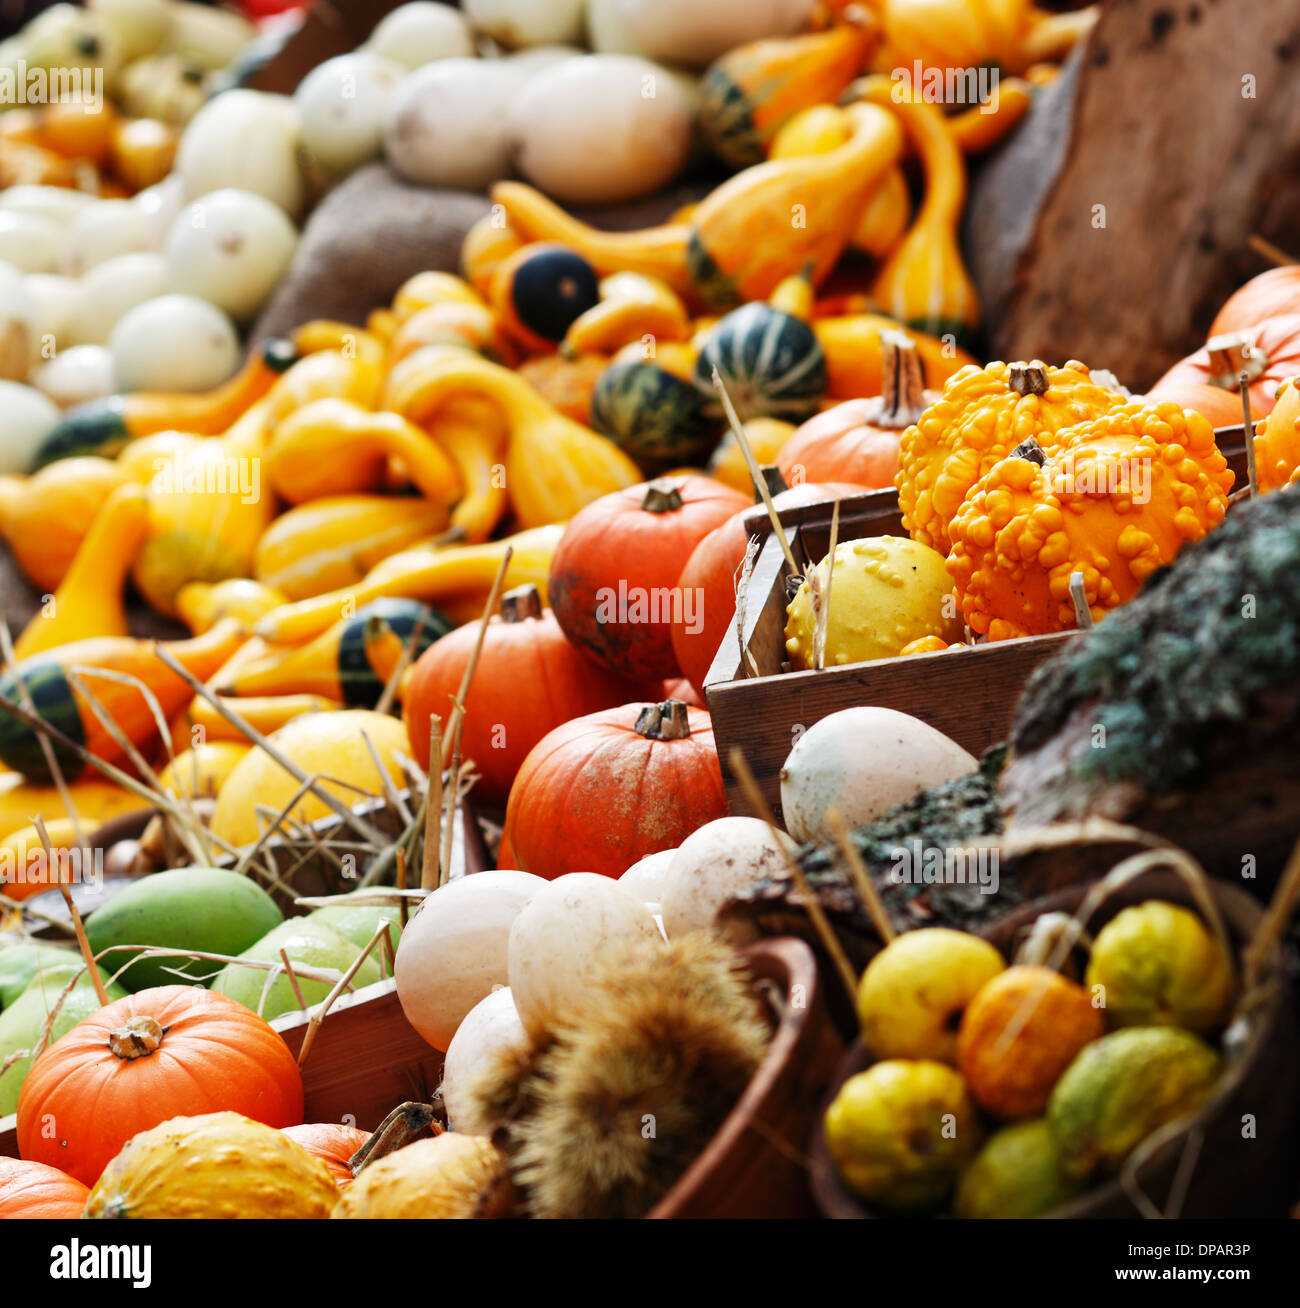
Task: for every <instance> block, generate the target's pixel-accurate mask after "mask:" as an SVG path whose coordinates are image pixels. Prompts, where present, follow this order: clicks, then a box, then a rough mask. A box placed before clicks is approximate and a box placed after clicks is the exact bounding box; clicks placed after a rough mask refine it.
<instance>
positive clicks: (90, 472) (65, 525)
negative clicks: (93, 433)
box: [0, 455, 127, 593]
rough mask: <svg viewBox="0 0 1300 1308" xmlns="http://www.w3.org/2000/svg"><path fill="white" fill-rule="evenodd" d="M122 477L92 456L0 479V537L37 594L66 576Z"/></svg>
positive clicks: (107, 461) (108, 463) (108, 462)
mask: <svg viewBox="0 0 1300 1308" xmlns="http://www.w3.org/2000/svg"><path fill="white" fill-rule="evenodd" d="M126 480H127V475H126V473H125V472H123V471H122V469H121V468H120V467H118V466H117V464H115V463H114V462H112V461H111V460H110V459H101V458H99V457H98V456H95V455H86V456H85V457H82V458H75V459H60V460H59V461H58V462H57V463H51V464H50V465H49V466H48V467H46V468H42V469H41V470H40V472H36V473H33V474H32V475H31V476H30V477H0V538H3V540H4V542H5V544H6V545H8V546H9V549H10V552H11V553H12V554H13V556H14V561H15V562H16V563H17V564H18V566H19V568H20V569H21V570H22V573H23V576H25V577H26V578H27V579H28V581H30V582H31V583H32V584H33V585H34V586H37V587H39V588H40V590H41V591H42V593H48V592H52V591H54V590H55V589H57V587H58V585H59V583H60V582H61V581H62V580H63V578H64V577H65V576H66V575H67V571H68V569H69V568H70V567H71V566H72V560H73V559H74V558H75V557H76V554H77V551H78V550H79V549H80V548H81V543H82V541H84V540H85V538H86V532H87V531H88V530H89V527H90V524H91V523H92V522H93V521H94V520H95V515H96V514H97V513H98V512H99V510H100V509H101V508H102V507H103V506H104V503H105V501H106V500H107V499H108V497H109V496H110V495H111V494H112V493H113V491H114V490H116V489H117V487H119V486H120V485H122V483H123V482H125V481H126Z"/></svg>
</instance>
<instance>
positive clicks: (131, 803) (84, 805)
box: [0, 772, 140, 840]
mask: <svg viewBox="0 0 1300 1308" xmlns="http://www.w3.org/2000/svg"><path fill="white" fill-rule="evenodd" d="M68 798H69V799H70V800H71V801H72V807H73V808H74V809H75V810H76V813H77V817H78V818H79V819H80V820H81V824H82V829H83V831H86V832H89V831H90V830H91V829H93V828H94V827H96V826H98V825H99V824H100V823H101V822H107V821H108V820H109V819H110V818H115V817H117V815H118V814H119V813H129V812H131V811H132V809H138V808H139V807H140V799H139V797H138V796H137V795H133V794H132V793H131V792H130V791H129V790H123V789H122V787H121V786H115V785H113V784H112V783H111V782H108V781H102V780H98V779H91V780H89V781H69V782H68ZM37 815H39V816H40V817H41V818H42V819H44V821H46V822H50V821H52V820H53V819H55V818H61V817H66V816H67V815H68V814H67V809H66V808H65V807H64V804H63V798H62V796H61V795H60V794H59V788H58V787H57V786H53V785H50V786H42V785H39V784H37V783H34V782H30V781H25V780H23V777H22V776H21V774H20V773H17V772H0V840H3V839H4V838H5V837H6V836H8V835H12V833H13V832H15V831H18V830H21V829H22V828H23V827H26V826H29V825H31V820H32V818H33V817H35V816H37Z"/></svg>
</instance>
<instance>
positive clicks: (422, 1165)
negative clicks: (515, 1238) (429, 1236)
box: [332, 1131, 513, 1218]
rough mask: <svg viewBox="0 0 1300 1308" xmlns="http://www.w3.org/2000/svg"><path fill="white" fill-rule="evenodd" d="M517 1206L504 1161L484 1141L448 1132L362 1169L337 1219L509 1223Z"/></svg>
mask: <svg viewBox="0 0 1300 1308" xmlns="http://www.w3.org/2000/svg"><path fill="white" fill-rule="evenodd" d="M512 1202H513V1190H512V1187H511V1184H510V1176H509V1168H508V1167H507V1165H506V1158H505V1155H504V1154H502V1153H501V1151H500V1150H499V1149H497V1148H496V1147H495V1146H494V1145H493V1144H492V1142H491V1141H490V1140H488V1139H487V1138H486V1137H485V1136H477V1135H460V1134H457V1133H455V1132H452V1131H445V1132H444V1133H443V1134H442V1135H439V1136H435V1137H434V1138H433V1139H432V1140H417V1141H415V1143H414V1144H409V1145H406V1146H405V1148H402V1149H398V1150H397V1151H396V1152H394V1153H391V1154H389V1155H388V1156H387V1157H386V1158H379V1159H377V1160H376V1161H375V1162H373V1163H370V1164H369V1165H368V1166H367V1167H365V1168H363V1169H362V1171H361V1173H360V1174H359V1175H358V1176H357V1179H356V1180H355V1181H353V1182H352V1184H351V1185H350V1186H348V1188H347V1189H346V1190H344V1191H343V1194H342V1197H341V1198H340V1199H339V1201H338V1203H337V1205H336V1206H335V1208H334V1212H333V1214H332V1215H333V1216H334V1217H353V1218H357V1217H361V1218H489V1217H504V1216H506V1215H507V1213H508V1212H509V1210H510V1208H511V1206H512Z"/></svg>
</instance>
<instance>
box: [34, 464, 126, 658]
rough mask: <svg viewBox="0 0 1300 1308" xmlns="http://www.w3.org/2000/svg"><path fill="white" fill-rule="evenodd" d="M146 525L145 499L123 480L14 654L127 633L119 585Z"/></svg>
mask: <svg viewBox="0 0 1300 1308" xmlns="http://www.w3.org/2000/svg"><path fill="white" fill-rule="evenodd" d="M148 524H149V497H148V495H147V494H146V493H145V491H144V489H143V488H142V487H140V486H137V485H135V484H134V483H133V482H128V483H127V484H126V485H124V486H119V487H118V488H117V489H116V490H115V491H114V492H113V493H112V494H111V495H110V496H109V497H108V499H107V500H106V501H105V502H104V507H103V508H102V509H100V511H99V512H98V513H97V514H96V515H95V520H94V521H93V522H92V523H91V525H90V530H89V531H88V532H87V533H86V539H85V540H83V541H82V542H81V548H80V549H79V550H78V551H77V554H76V557H75V558H74V559H73V560H72V566H71V567H70V568H69V569H68V572H67V575H66V576H65V577H64V578H63V580H62V581H61V582H60V583H59V588H58V590H56V591H55V592H54V594H53V595H52V596H50V597H49V599H48V600H47V601H46V602H45V603H44V604H42V606H41V608H40V611H39V612H38V613H37V614H36V616H35V617H33V618H32V620H31V621H30V622H29V623H28V624H27V626H26V627H24V628H23V632H22V635H21V636H19V637H18V640H17V642H16V644H15V645H14V653H15V654H16V655H17V656H18V657H19V658H20V659H25V658H27V657H28V656H29V655H31V654H37V653H39V652H40V651H41V650H47V649H53V648H54V647H55V646H56V645H64V644H67V643H68V642H70V641H74V640H85V639H88V638H89V637H91V636H125V635H126V634H127V632H128V627H127V621H126V609H125V607H124V606H123V603H122V587H123V586H124V585H125V584H126V574H127V571H128V570H129V569H130V567H131V563H132V560H133V559H134V558H135V554H136V551H137V550H138V549H139V548H140V544H141V542H142V541H143V540H144V534H145V531H146V529H147V527H148Z"/></svg>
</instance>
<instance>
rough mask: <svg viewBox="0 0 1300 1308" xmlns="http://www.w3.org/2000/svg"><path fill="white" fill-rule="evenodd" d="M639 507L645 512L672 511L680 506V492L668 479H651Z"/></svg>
mask: <svg viewBox="0 0 1300 1308" xmlns="http://www.w3.org/2000/svg"><path fill="white" fill-rule="evenodd" d="M641 507H642V508H643V509H644V510H645V511H646V512H647V513H672V512H674V511H675V510H677V509H680V508H681V507H682V492H681V490H680V489H679V488H678V487H677V486H675V485H673V483H672V482H670V481H652V482H650V483H649V484H648V485H647V486H646V489H645V495H644V496H643V498H642V500H641Z"/></svg>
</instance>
